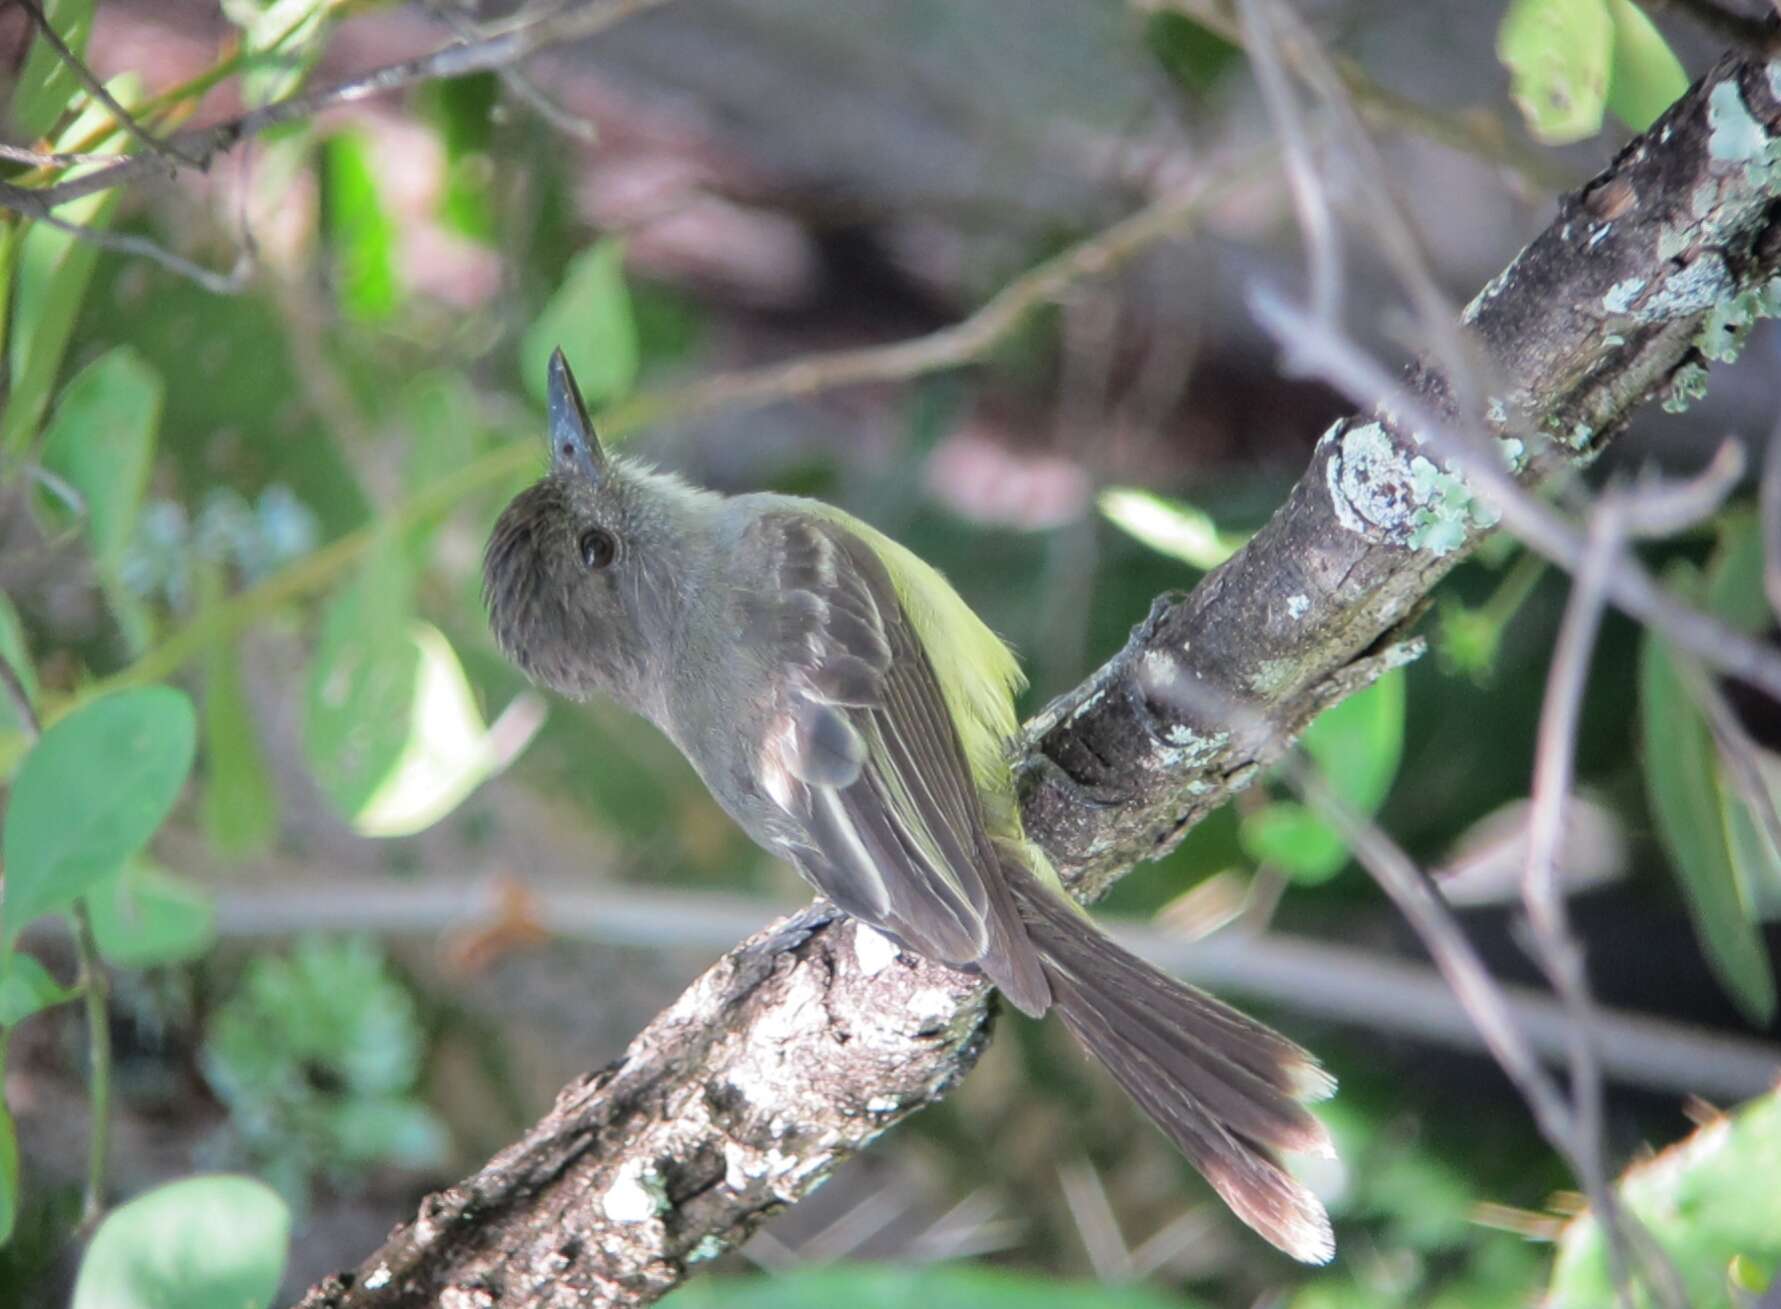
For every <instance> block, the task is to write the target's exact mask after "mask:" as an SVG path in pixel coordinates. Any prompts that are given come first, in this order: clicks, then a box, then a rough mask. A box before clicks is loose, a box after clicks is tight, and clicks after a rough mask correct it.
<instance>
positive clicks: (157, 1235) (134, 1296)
mask: <svg viewBox="0 0 1781 1309" xmlns="http://www.w3.org/2000/svg"><path fill="white" fill-rule="evenodd" d="M290 1234H291V1217H290V1211H289V1209H288V1208H286V1206H285V1203H284V1201H283V1200H281V1199H279V1198H278V1195H277V1193H275V1192H274V1191H273V1190H272V1188H271V1187H269V1186H267V1185H266V1184H265V1183H263V1182H257V1181H255V1180H254V1179H252V1178H251V1177H229V1176H212V1177H188V1178H184V1179H183V1180H181V1181H177V1182H169V1183H168V1184H167V1185H165V1186H160V1187H156V1188H155V1189H154V1190H152V1191H150V1192H148V1193H147V1194H146V1195H141V1196H138V1197H137V1198H136V1199H134V1200H132V1201H130V1202H129V1203H128V1204H126V1205H122V1206H120V1207H119V1208H117V1209H114V1210H113V1211H112V1212H111V1213H110V1214H109V1215H108V1216H107V1217H106V1219H105V1221H104V1222H102V1223H101V1224H99V1230H98V1231H97V1232H95V1233H94V1234H93V1240H92V1242H91V1244H90V1245H88V1247H87V1253H86V1258H84V1259H83V1260H81V1265H80V1275H79V1277H78V1278H77V1279H76V1280H75V1283H74V1300H73V1303H72V1307H71V1309H264V1307H265V1306H267V1305H269V1304H271V1303H272V1297H273V1296H274V1295H276V1294H277V1293H278V1283H279V1278H280V1277H281V1276H283V1274H284V1261H285V1250H286V1246H287V1245H288V1243H289V1241H290Z"/></svg>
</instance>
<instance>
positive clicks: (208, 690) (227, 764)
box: [200, 566, 278, 857]
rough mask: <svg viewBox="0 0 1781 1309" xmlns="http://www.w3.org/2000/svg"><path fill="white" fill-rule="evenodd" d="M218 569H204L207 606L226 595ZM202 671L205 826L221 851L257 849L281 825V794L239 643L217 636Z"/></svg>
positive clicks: (243, 852) (234, 853) (240, 852)
mask: <svg viewBox="0 0 1781 1309" xmlns="http://www.w3.org/2000/svg"><path fill="white" fill-rule="evenodd" d="M219 574H220V570H219V569H217V568H215V567H214V566H213V567H211V568H208V569H206V570H205V575H206V580H205V581H204V583H203V586H202V589H203V591H204V592H205V603H206V604H207V605H211V604H216V603H219V602H220V600H221V599H222V579H221V577H220V575H219ZM204 670H205V686H204V724H203V725H204V793H203V797H202V799H201V801H200V813H201V815H202V817H203V821H204V830H205V832H206V833H207V834H208V835H209V837H210V843H211V845H213V846H214V847H216V849H217V852H218V853H220V854H225V855H231V856H235V857H240V856H243V855H248V854H254V853H257V852H259V851H261V850H264V849H265V848H266V847H267V846H268V845H269V844H270V843H271V841H272V836H273V833H274V832H276V831H277V830H278V793H277V791H276V789H275V788H274V787H273V784H272V775H271V773H270V771H269V770H268V768H267V764H266V754H265V751H264V750H262V749H261V748H260V738H259V735H258V733H256V732H255V730H254V720H253V714H252V713H251V712H250V711H249V709H248V707H247V697H246V695H244V694H243V692H242V689H241V661H240V652H239V651H238V650H237V648H236V646H235V643H234V642H232V641H213V642H212V643H211V645H210V648H209V649H208V650H207V651H206V652H205V656H204Z"/></svg>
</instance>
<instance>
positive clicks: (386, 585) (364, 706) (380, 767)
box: [303, 537, 420, 819]
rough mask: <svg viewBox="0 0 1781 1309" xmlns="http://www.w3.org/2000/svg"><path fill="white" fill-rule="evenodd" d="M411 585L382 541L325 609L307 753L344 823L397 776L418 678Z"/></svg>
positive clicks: (398, 555)
mask: <svg viewBox="0 0 1781 1309" xmlns="http://www.w3.org/2000/svg"><path fill="white" fill-rule="evenodd" d="M412 586H413V579H412V577H411V576H410V573H409V568H408V564H407V561H406V558H405V557H404V555H403V553H402V551H401V549H400V548H399V545H398V543H397V542H396V541H395V540H394V539H393V538H391V537H385V539H383V540H382V541H380V542H378V544H377V545H375V546H374V547H372V549H371V552H370V553H369V555H367V557H366V559H365V562H364V564H363V565H362V566H361V568H360V570H359V575H358V577H357V578H356V579H354V581H353V582H352V583H351V584H350V585H349V586H348V587H347V588H346V589H345V590H343V591H341V592H340V593H339V594H338V595H336V596H335V597H334V598H333V600H331V601H330V602H329V603H328V606H327V610H326V612H325V613H324V614H323V616H322V631H321V639H320V641H319V642H318V643H317V645H316V649H315V654H314V655H313V656H312V657H311V659H310V665H309V689H308V697H307V705H306V708H305V715H304V724H303V727H304V731H303V747H304V752H305V753H306V754H307V756H308V759H309V766H310V768H311V770H312V771H313V772H314V773H315V776H316V780H317V781H318V782H320V783H321V786H322V789H323V790H324V791H325V792H326V793H327V795H328V798H329V799H330V800H332V801H333V802H334V805H335V807H336V808H337V809H338V810H339V811H340V813H342V814H343V815H345V816H346V817H347V818H349V819H350V818H355V817H357V816H358V815H359V814H360V813H361V812H363V810H364V809H365V806H366V805H367V804H368V803H369V802H370V800H371V797H372V796H373V795H375V794H376V793H377V791H378V790H379V789H380V788H381V787H382V786H383V784H384V782H385V781H386V780H387V779H388V778H389V777H390V775H391V774H392V773H393V772H394V771H395V767H396V762H397V760H399V759H400V758H401V756H402V752H403V750H404V748H405V747H406V746H407V744H408V738H409V735H410V733H411V731H412V724H411V712H412V707H413V704H414V689H415V685H416V682H417V681H418V679H419V676H420V652H419V650H418V649H417V648H416V647H415V645H414V642H413V641H412V640H411V639H410V638H409V612H410V607H411V604H412V600H411V588H412Z"/></svg>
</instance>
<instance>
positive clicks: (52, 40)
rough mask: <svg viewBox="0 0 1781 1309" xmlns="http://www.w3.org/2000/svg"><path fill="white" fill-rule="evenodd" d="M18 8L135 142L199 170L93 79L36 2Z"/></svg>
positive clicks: (29, 0)
mask: <svg viewBox="0 0 1781 1309" xmlns="http://www.w3.org/2000/svg"><path fill="white" fill-rule="evenodd" d="M19 5H20V7H21V8H23V9H24V11H25V12H26V13H28V14H30V15H31V21H32V22H33V23H35V24H37V31H38V33H39V34H40V35H41V36H42V37H43V39H44V40H45V41H47V42H48V43H49V46H50V49H52V50H54V51H55V52H56V57H57V58H59V59H60V60H61V61H62V63H63V64H64V65H66V66H67V68H68V71H69V72H71V73H73V74H74V76H75V78H76V80H78V81H79V82H80V84H81V85H82V86H83V87H85V88H86V91H87V94H88V95H90V96H92V97H93V99H95V100H97V101H98V102H99V103H100V104H102V105H104V106H105V108H106V109H107V110H109V111H110V113H111V116H112V117H113V118H115V119H116V120H117V123H118V126H120V127H122V128H123V129H124V132H125V133H126V134H127V135H129V136H131V137H133V138H135V140H136V141H137V143H138V144H140V145H141V146H142V147H143V149H145V150H148V151H149V152H150V153H152V154H154V155H157V156H159V157H161V158H163V159H166V160H167V161H168V162H169V163H171V164H176V165H177V164H184V165H186V166H187V167H188V168H196V167H199V166H200V164H201V161H200V160H198V159H196V158H189V157H187V156H186V155H185V154H183V153H182V152H181V151H180V150H179V148H178V147H177V146H175V145H173V144H172V143H170V142H167V141H163V140H161V138H160V137H158V136H156V135H154V134H153V133H152V132H150V131H149V130H148V129H147V128H145V127H143V125H142V124H141V123H139V122H137V121H136V119H135V117H134V116H133V115H132V114H131V113H130V111H129V110H128V109H125V108H124V107H123V106H122V105H121V104H119V103H118V102H117V99H116V97H114V96H113V95H112V94H111V92H110V91H107V90H106V89H105V83H104V82H101V81H100V80H99V78H98V77H97V76H95V75H94V73H93V70H92V69H90V68H88V67H87V65H86V61H85V60H83V59H82V58H81V57H80V56H79V55H77V54H75V53H74V51H73V50H71V49H69V47H68V43H67V42H66V41H64V40H63V39H62V36H61V33H59V32H57V31H56V29H55V25H54V24H52V23H51V22H50V21H49V18H48V17H47V16H46V15H45V14H44V12H43V6H42V5H40V4H38V3H37V0H19Z"/></svg>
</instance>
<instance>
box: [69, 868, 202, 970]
mask: <svg viewBox="0 0 1781 1309" xmlns="http://www.w3.org/2000/svg"><path fill="white" fill-rule="evenodd" d="M87 905H88V908H89V911H90V912H91V914H92V919H93V937H94V939H95V940H96V941H98V943H99V953H100V954H102V955H104V956H105V959H106V961H107V962H108V963H111V964H115V965H116V966H117V967H119V968H156V967H159V966H161V965H163V964H177V963H184V962H185V961H186V960H188V959H195V958H197V957H198V956H199V955H201V954H203V953H204V952H205V951H206V950H208V949H209V948H210V945H211V943H212V942H213V941H214V940H215V939H216V906H215V904H214V903H213V902H212V901H211V898H210V894H209V892H207V891H205V890H204V889H203V888H202V887H199V886H194V885H193V884H192V883H190V882H187V881H184V880H183V879H181V878H179V877H176V876H174V875H173V874H172V873H170V872H168V871H167V870H166V869H164V868H162V867H160V866H159V865H158V864H153V863H150V862H148V861H147V860H145V859H132V860H131V861H130V862H129V863H127V864H125V865H124V866H123V867H122V868H121V869H119V870H118V872H117V874H116V875H115V876H113V877H112V878H111V879H110V880H109V881H107V882H104V883H102V884H101V885H99V886H98V887H95V888H94V890H93V892H92V894H91V895H89V896H88V897H87Z"/></svg>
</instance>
